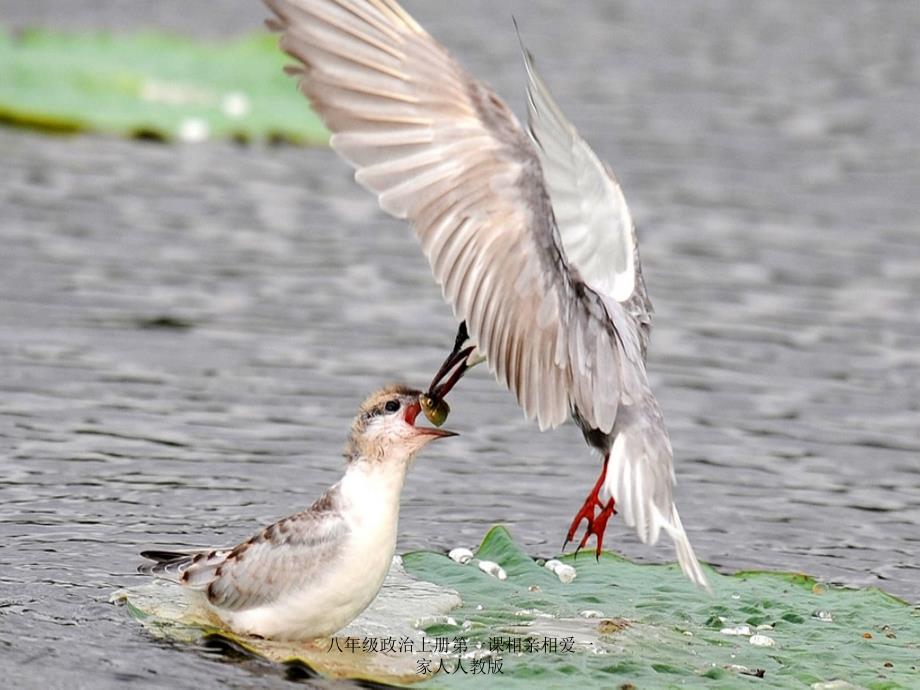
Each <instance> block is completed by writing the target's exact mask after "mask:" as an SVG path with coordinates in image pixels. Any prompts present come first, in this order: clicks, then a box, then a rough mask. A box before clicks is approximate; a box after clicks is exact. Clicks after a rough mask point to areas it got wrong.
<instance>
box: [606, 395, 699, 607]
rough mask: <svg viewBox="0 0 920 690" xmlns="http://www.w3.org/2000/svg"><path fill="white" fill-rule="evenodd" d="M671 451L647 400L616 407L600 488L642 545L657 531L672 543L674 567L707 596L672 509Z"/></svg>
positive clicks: (653, 406)
mask: <svg viewBox="0 0 920 690" xmlns="http://www.w3.org/2000/svg"><path fill="white" fill-rule="evenodd" d="M672 453H673V451H672V449H671V442H670V441H669V440H668V432H667V430H666V429H665V426H664V420H663V418H662V416H661V410H660V409H659V408H658V403H657V402H655V399H654V398H653V397H652V396H651V394H650V393H649V394H647V395H646V396H644V397H643V398H641V399H639V400H638V401H637V402H636V403H634V404H631V405H621V406H620V409H619V411H618V413H617V422H616V426H615V427H614V440H613V444H612V447H611V449H610V455H609V464H608V466H607V475H606V481H605V486H604V491H605V495H609V496H612V497H613V498H614V500H615V501H616V507H617V510H618V511H619V512H620V514H621V515H622V516H623V519H624V521H625V522H626V524H627V525H629V526H631V527H635V529H636V532H637V534H638V535H639V538H640V539H641V540H642V541H643V542H644V543H646V544H654V543H655V542H657V541H658V537H659V535H660V532H661V530H664V531H665V532H667V533H668V536H670V537H671V539H672V540H673V541H674V547H675V549H676V551H677V561H678V563H680V567H681V569H682V570H683V571H684V574H685V575H686V576H687V578H689V579H690V581H691V582H693V583H694V584H696V585H698V586H700V587H703V588H705V589H707V590H709V589H710V588H709V584H708V583H707V581H706V575H705V574H704V573H703V568H702V566H700V563H699V561H698V560H697V558H696V554H694V553H693V547H692V546H690V540H689V539H688V538H687V533H686V532H685V531H684V526H683V524H681V521H680V516H679V515H678V513H677V506H675V505H674V493H673V486H674V471H673V463H672V457H673V455H672Z"/></svg>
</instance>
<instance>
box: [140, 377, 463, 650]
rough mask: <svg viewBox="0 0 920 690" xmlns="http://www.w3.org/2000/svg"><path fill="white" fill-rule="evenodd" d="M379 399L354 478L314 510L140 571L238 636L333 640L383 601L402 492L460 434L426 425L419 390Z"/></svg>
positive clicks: (351, 461) (353, 454) (157, 555)
mask: <svg viewBox="0 0 920 690" xmlns="http://www.w3.org/2000/svg"><path fill="white" fill-rule="evenodd" d="M420 392H421V391H415V390H410V389H408V388H403V387H401V386H392V387H390V388H385V389H383V390H381V391H378V392H377V393H374V394H373V395H372V396H370V397H369V398H368V399H367V401H365V403H364V404H363V405H362V406H361V410H360V411H359V413H358V416H357V417H356V418H355V420H354V423H353V424H352V427H351V433H350V435H349V437H348V444H347V446H346V449H345V459H346V468H345V476H343V477H342V479H341V481H339V482H338V483H337V484H335V485H334V486H332V487H331V488H329V489H328V490H327V491H326V492H325V493H324V494H323V495H322V497H320V498H319V499H318V500H317V501H316V502H315V503H314V504H313V505H312V506H311V507H310V508H308V509H307V510H305V511H303V512H300V513H296V514H295V515H291V516H289V517H286V518H284V519H283V520H279V521H278V522H275V523H274V524H272V525H269V526H268V527H266V528H264V529H262V530H261V531H259V532H258V533H257V534H255V535H254V536H252V537H251V538H249V539H247V540H246V541H244V542H242V543H240V544H238V545H237V546H235V547H232V548H219V549H203V550H200V551H193V552H179V551H144V552H143V553H141V556H143V557H144V558H147V559H150V560H152V561H154V563H152V564H148V565H144V566H141V568H140V570H141V572H144V573H148V574H152V575H156V576H158V577H161V578H165V579H168V580H171V581H173V582H177V583H179V584H181V585H182V586H183V587H185V588H186V590H187V591H188V592H189V593H190V594H191V597H192V599H194V600H197V601H199V602H200V603H201V604H203V605H204V606H205V607H206V608H208V609H209V610H210V611H211V612H213V613H214V614H216V615H217V616H218V618H220V620H221V621H223V623H224V624H225V625H227V626H228V627H229V628H230V629H231V630H234V631H236V632H239V633H243V634H248V635H258V636H260V637H266V638H274V639H286V640H302V639H311V638H315V637H326V636H329V635H332V634H333V633H335V632H336V631H337V630H339V629H341V628H343V627H344V626H346V625H347V624H348V623H350V622H351V621H352V620H353V619H354V618H356V617H357V616H358V614H360V613H361V612H362V611H363V610H364V609H365V608H367V606H368V605H369V604H370V603H371V602H372V601H373V600H374V597H376V596H377V592H378V591H380V586H381V585H382V584H383V580H384V578H385V577H386V574H387V572H388V571H389V569H390V563H391V562H392V560H393V552H394V550H395V548H396V528H397V524H398V521H399V495H400V492H401V491H402V487H403V481H404V479H405V477H406V470H407V469H408V468H409V465H410V464H411V461H412V459H413V457H414V456H415V454H416V453H417V452H418V451H419V450H421V449H422V448H423V447H424V446H426V445H427V444H428V443H430V442H431V441H433V440H435V439H439V438H445V437H448V436H454V435H455V434H454V433H453V432H451V431H445V430H443V429H436V428H429V427H419V426H416V425H415V421H416V417H417V416H418V415H419V413H420V411H421V406H420V405H419V400H418V399H419V394H420Z"/></svg>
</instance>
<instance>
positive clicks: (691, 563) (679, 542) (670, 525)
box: [661, 507, 712, 594]
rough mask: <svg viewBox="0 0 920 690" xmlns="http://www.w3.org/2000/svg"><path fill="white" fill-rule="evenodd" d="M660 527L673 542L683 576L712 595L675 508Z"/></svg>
mask: <svg viewBox="0 0 920 690" xmlns="http://www.w3.org/2000/svg"><path fill="white" fill-rule="evenodd" d="M661 526H662V528H663V529H664V531H665V532H667V533H668V536H669V537H671V540H672V541H673V542H674V549H675V550H676V551H677V562H678V563H679V564H680V569H681V570H683V571H684V575H686V576H687V578H688V579H689V580H690V581H691V582H692V583H693V584H695V585H696V586H698V587H702V588H703V589H705V590H706V591H707V592H709V593H710V594H712V587H710V586H709V581H708V580H707V579H706V574H705V573H704V572H703V567H702V566H701V565H700V562H699V560H697V558H696V554H695V553H694V552H693V546H691V545H690V540H689V539H688V538H687V533H686V532H685V531H684V526H683V524H682V523H681V521H680V515H678V513H677V508H676V507H675V508H674V510H673V511H672V512H671V519H670V520H662V523H661Z"/></svg>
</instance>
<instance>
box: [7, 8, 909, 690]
mask: <svg viewBox="0 0 920 690" xmlns="http://www.w3.org/2000/svg"><path fill="white" fill-rule="evenodd" d="M405 4H406V6H407V8H408V9H409V10H410V11H411V12H412V13H413V14H414V15H415V16H416V17H417V18H418V19H419V21H420V22H421V23H422V24H423V25H425V26H426V27H427V28H428V29H429V31H430V32H431V33H432V34H434V35H435V36H436V37H438V38H439V39H440V40H442V41H443V42H444V43H445V44H446V45H447V46H448V47H449V48H450V50H451V51H452V52H453V54H454V55H455V56H456V57H457V58H459V59H460V60H461V61H462V62H463V63H464V64H465V65H466V66H467V67H468V68H469V69H470V70H471V71H472V72H473V73H474V74H477V75H479V76H485V77H487V78H488V81H490V82H491V83H492V85H493V86H495V87H496V89H497V90H498V91H499V93H501V94H502V95H503V97H505V98H506V99H507V100H508V102H509V103H510V104H511V105H512V107H513V108H514V109H515V110H516V111H517V112H518V113H519V114H522V113H523V107H522V106H523V103H524V101H523V93H524V73H523V67H522V64H521V60H520V56H519V53H518V47H517V44H516V41H515V37H514V32H513V28H512V24H511V15H512V13H513V14H514V15H515V17H516V18H517V20H518V22H519V23H520V26H521V32H522V34H523V37H524V40H525V41H526V43H527V44H528V47H529V48H530V49H531V50H532V51H533V52H534V54H535V56H536V58H537V61H538V64H539V66H540V67H541V70H542V71H543V73H544V76H545V77H546V79H547V81H548V83H549V86H550V88H551V89H552V90H553V92H554V93H555V95H556V97H557V99H558V100H559V102H560V103H561V104H562V106H563V108H564V109H565V110H566V112H567V113H568V114H569V115H570V117H571V119H572V120H573V121H574V122H575V124H576V125H577V126H578V127H579V129H580V131H581V133H582V134H583V135H584V137H585V138H586V139H587V140H588V141H589V142H590V143H591V144H592V145H593V146H594V147H595V149H596V150H597V152H598V153H599V154H600V155H601V157H602V158H604V159H606V160H607V161H609V162H610V164H611V166H612V167H613V169H614V170H615V171H616V173H617V175H618V176H619V178H620V181H621V183H622V185H623V188H624V191H625V193H626V196H627V199H628V201H629V203H630V205H631V209H632V212H633V216H634V218H635V219H636V223H637V226H638V232H639V235H640V243H641V248H642V258H643V265H644V270H645V276H646V281H647V284H648V289H649V293H650V295H651V298H652V300H653V302H654V304H655V308H656V316H655V321H654V327H653V336H652V345H651V349H650V354H649V371H650V375H651V378H652V383H653V386H654V389H655V391H656V393H657V395H658V398H659V400H660V402H661V404H662V407H663V409H664V411H665V415H666V419H667V422H668V425H669V428H670V432H671V436H672V441H673V445H674V449H675V454H676V465H677V467H676V472H677V477H678V482H679V485H678V492H677V493H678V505H679V507H680V511H681V515H682V516H683V522H684V524H685V526H686V527H687V531H688V533H689V534H690V537H691V540H692V542H693V544H694V545H695V547H696V550H697V553H698V555H699V556H700V557H701V558H702V559H703V560H706V561H708V562H711V563H713V564H714V565H716V566H717V567H718V568H720V569H722V570H724V571H726V572H728V571H732V570H736V569H739V568H759V569H771V570H793V571H803V572H807V573H810V574H812V575H815V576H817V577H819V578H822V579H823V580H826V581H830V582H839V583H845V584H850V585H856V586H863V585H877V586H881V587H882V588H884V589H885V590H887V591H889V592H891V593H894V594H896V595H899V596H901V597H904V598H906V599H907V600H909V601H911V602H915V603H916V602H918V601H920V559H918V553H917V551H918V545H920V540H918V537H917V535H918V534H920V530H918V526H920V458H918V456H920V423H918V422H920V384H918V381H920V376H918V375H920V301H918V299H917V298H918V296H920V227H918V226H920V201H918V189H920V118H918V116H917V114H918V112H920V42H918V41H917V36H918V35H920V4H918V3H917V2H915V1H913V0H909V1H903V2H900V1H892V2H864V3H855V2H853V3H839V2H830V1H818V2H809V3H799V2H793V1H792V0H775V1H774V2H771V3H760V4H756V5H754V4H750V3H743V2H737V1H736V2H730V1H727V0H726V1H722V2H709V1H706V2H703V1H702V0H693V1H691V2H685V3H679V4H668V5H667V6H665V5H664V4H660V3H655V4H652V3H644V2H640V1H639V0H615V1H609V0H592V1H587V0H585V1H583V2H579V3H558V2H548V1H539V2H524V1H523V0H515V1H506V0H502V1H499V2H495V1H494V0H492V1H489V2H486V1H485V0H475V1H472V2H464V3H449V4H447V3H431V2H428V3H423V2H419V1H416V2H406V3H405ZM265 16H266V12H265V11H264V10H263V9H262V7H261V5H260V3H259V2H258V1H257V0H211V1H208V2H204V1H203V0H184V1H183V2H179V1H177V0H159V1H158V2H156V3H126V2H117V1H115V0H108V1H104V0H71V1H70V2H68V3H60V2H52V1H51V0H33V1H32V2H30V3H20V2H13V1H12V0H0V36H2V39H0V46H2V49H0V121H2V122H3V123H4V124H5V126H2V127H0V160H2V166H3V175H2V178H0V180H2V181H0V371H2V375H0V544H2V545H3V546H0V650H2V653H0V669H2V673H3V677H4V678H5V679H6V682H7V683H9V684H10V686H11V687H13V686H20V687H21V686H31V687H38V686H41V687H62V686H64V685H66V686H67V687H74V686H75V685H77V686H81V687H122V686H124V685H125V684H128V683H137V684H143V685H145V686H147V685H151V686H153V685H161V686H172V687H174V686H192V685H194V686H197V687H218V686H236V685H245V684H246V683H247V682H249V680H250V679H251V674H252V673H259V672H260V671H259V669H257V668H255V669H254V668H246V667H240V666H237V665H232V664H226V663H224V662H223V661H222V660H221V657H218V656H216V655H215V656H213V657H212V656H210V655H209V653H208V652H207V651H205V650H201V651H200V654H198V655H194V654H178V653H176V652H175V650H172V649H170V648H169V646H168V645H165V644H161V643H157V642H154V641H152V640H151V639H150V638H149V636H148V635H147V634H145V633H144V632H143V630H142V629H141V628H140V626H138V625H137V624H136V622H135V621H133V620H131V619H130V618H129V616H128V615H127V614H126V612H125V611H123V610H120V609H116V608H115V607H113V606H111V605H109V604H108V603H107V600H108V597H109V595H110V593H111V592H112V590H114V589H115V588H117V587H121V586H126V585H131V584H137V583H139V582H140V581H141V578H140V576H138V575H135V574H134V569H135V567H136V565H137V563H138V558H137V555H136V554H137V552H138V551H139V550H140V549H141V548H143V547H145V546H149V545H160V546H186V545H201V544H210V543H215V544H219V543H224V542H228V543H234V542H235V541H236V540H239V539H241V538H243V537H245V536H246V535H248V534H249V533H250V532H252V531H253V529H254V528H255V527H257V526H258V525H261V524H264V523H266V522H268V521H270V520H273V519H275V518H277V517H280V516H282V515H285V514H288V513H290V512H292V511H294V510H297V509H300V508H301V507H303V506H306V505H308V504H309V503H310V502H312V500H313V499H314V498H315V497H316V496H317V495H318V494H319V492H320V491H321V490H322V488H323V487H325V486H326V485H328V484H329V483H331V482H333V481H335V480H336V478H337V477H338V475H339V474H340V472H341V460H340V452H341V448H342V444H343V442H344V438H345V434H346V431H347V427H348V424H349V422H350V419H351V417H352V415H353V414H354V411H355V410H356V408H357V405H358V404H359V403H360V401H361V400H362V399H363V398H364V396H365V394H366V393H367V392H368V391H370V390H372V389H374V388H376V387H378V386H379V385H381V384H383V383H387V382H390V381H393V380H401V381H405V382H409V383H412V384H414V385H423V384H425V383H426V382H427V381H428V380H429V378H430V376H431V374H432V373H433V372H434V370H435V369H436V368H437V366H438V364H439V363H440V361H441V359H442V358H443V356H444V354H445V350H446V348H448V347H449V345H450V344H451V341H452V338H453V334H454V330H455V327H456V324H455V323H454V320H453V318H452V316H451V314H450V312H449V310H448V308H447V307H446V306H445V305H444V304H443V302H442V300H441V297H440V294H439V291H438V289H437V288H436V286H435V285H434V283H433V281H432V279H431V277H430V274H429V271H428V267H427V265H426V264H425V262H424V260H423V259H422V257H421V253H420V252H419V251H418V249H417V247H416V246H415V243H414V241H413V240H412V238H411V236H410V233H409V230H408V229H407V228H406V227H405V226H404V225H403V224H401V223H399V222H396V221H393V220H391V219H389V218H387V217H386V216H384V215H383V214H382V212H380V211H379V210H378V209H377V207H376V204H375V202H374V200H373V199H372V198H371V197H370V195H368V194H367V193H366V192H364V191H363V190H361V189H359V188H358V186H357V185H356V184H354V182H353V181H352V179H351V173H350V171H349V170H348V169H347V168H346V166H345V165H344V164H342V163H341V162H340V161H338V159H337V158H336V157H335V156H334V155H333V154H332V153H331V152H330V151H329V150H328V149H326V148H325V147H324V145H323V141H324V134H323V132H322V130H321V129H320V128H319V127H318V125H317V123H316V120H315V118H313V116H312V115H311V113H310V112H309V109H308V107H307V105H306V103H305V102H304V101H303V100H302V99H301V98H300V97H299V95H298V94H297V93H296V91H295V88H294V84H293V83H292V82H290V81H289V80H287V79H286V78H285V77H284V76H283V75H281V73H280V65H281V64H283V59H282V58H281V57H280V56H279V55H278V54H277V52H276V51H275V50H274V48H273V44H272V42H271V40H270V39H267V38H265V37H261V38H260V37H258V36H257V34H258V33H259V32H260V31H261V26H262V24H261V22H262V20H263V18H264V17H265ZM100 32H107V33H100ZM52 131H54V132H57V133H56V134H52V133H51V132H52ZM61 132H68V134H62V133H61ZM305 144H314V145H313V146H307V145H305ZM452 397H453V400H452V406H453V413H452V415H451V422H450V426H451V428H454V429H456V430H458V431H460V432H461V433H462V436H461V437H459V438H458V439H455V440H453V441H452V442H451V443H450V444H448V443H445V444H443V446H440V447H438V448H433V449H431V451H430V452H428V453H426V455H425V457H424V458H422V459H421V460H420V461H419V462H418V463H417V465H416V466H415V469H414V471H413V473H412V475H411V476H410V478H409V481H408V483H407V487H406V491H405V493H404V501H403V513H402V521H401V528H400V542H399V546H398V550H399V551H407V550H411V549H420V548H424V549H448V548H451V547H454V546H458V545H463V546H474V545H475V544H477V543H478V541H479V539H480V538H481V537H482V535H483V534H484V533H485V531H486V529H487V528H488V527H489V526H490V525H491V524H493V523H504V524H506V525H508V526H509V528H510V529H511V531H512V533H513V534H514V535H515V537H516V538H517V539H518V540H519V541H521V542H522V543H523V544H525V545H526V548H527V549H528V551H529V552H531V553H532V554H534V555H540V556H549V555H553V554H555V553H557V552H558V549H559V546H560V544H561V543H562V540H563V537H564V534H565V530H566V528H567V527H568V524H569V521H570V519H571V518H572V516H573V515H574V513H575V511H576V510H577V508H578V507H579V506H580V505H581V501H582V500H583V498H584V496H585V494H586V492H587V490H588V489H589V488H590V486H591V485H592V484H593V482H594V479H595V477H596V475H597V472H598V470H599V467H600V465H599V460H598V459H597V458H595V457H591V456H590V455H589V454H588V452H587V451H586V449H585V447H584V444H583V442H582V441H581V439H580V438H579V435H578V433H577V431H576V430H575V429H574V428H572V427H571V426H567V427H565V428H563V429H561V430H557V431H555V432H547V433H543V434H541V433H539V432H538V431H537V429H536V427H535V425H533V424H529V423H526V422H525V421H524V420H523V419H522V418H521V413H520V411H519V410H518V408H517V406H516V405H515V404H514V401H513V400H512V399H511V397H510V395H509V394H507V393H506V392H505V391H504V390H502V389H501V388H500V387H499V386H498V385H497V384H495V383H494V382H493V381H492V380H491V379H490V378H489V377H488V375H487V372H485V371H476V372H474V373H473V374H472V375H471V376H470V377H469V378H468V379H467V380H465V381H464V385H462V386H461V387H460V388H459V389H458V391H457V392H456V394H455V395H452ZM606 545H607V546H608V547H609V548H611V549H615V550H617V551H620V552H623V553H625V554H626V555H628V556H629V557H631V558H636V559H640V560H665V559H671V558H672V552H671V548H670V545H668V544H665V545H662V546H660V547H659V548H657V549H652V548H649V547H645V546H643V545H641V544H639V543H637V540H636V539H635V538H634V537H633V535H632V533H631V530H629V529H628V528H626V527H625V526H624V525H623V524H622V523H619V522H618V521H617V520H616V519H614V520H612V521H611V523H610V526H609V528H608V533H607V539H606ZM201 657H205V660H202V658H201ZM262 682H264V684H265V686H266V687H270V686H273V685H278V686H279V687H280V686H282V685H284V684H285V681H284V680H283V679H281V678H280V677H279V676H278V674H277V672H275V671H269V672H268V675H267V676H266V677H265V678H264V679H263V681H262Z"/></svg>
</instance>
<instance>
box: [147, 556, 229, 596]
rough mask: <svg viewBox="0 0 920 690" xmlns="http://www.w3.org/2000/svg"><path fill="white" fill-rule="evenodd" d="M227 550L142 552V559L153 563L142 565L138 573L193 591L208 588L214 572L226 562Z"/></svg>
mask: <svg viewBox="0 0 920 690" xmlns="http://www.w3.org/2000/svg"><path fill="white" fill-rule="evenodd" d="M229 553H230V552H229V551H228V550H226V549H201V550H196V551H160V550H157V549H152V550H149V551H142V552H141V557H142V558H146V559H148V560H150V561H153V562H152V563H142V564H141V565H139V566H138V568H137V571H138V572H139V573H143V574H144V575H153V576H155V577H159V578H162V579H164V580H169V581H170V582H176V583H178V584H181V585H185V586H187V587H191V588H193V589H200V588H202V587H204V586H206V585H207V584H208V583H209V582H210V581H211V579H212V577H213V574H214V571H215V570H216V569H217V568H218V567H219V566H220V565H221V563H223V562H224V560H225V559H226V558H227V554H229Z"/></svg>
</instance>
